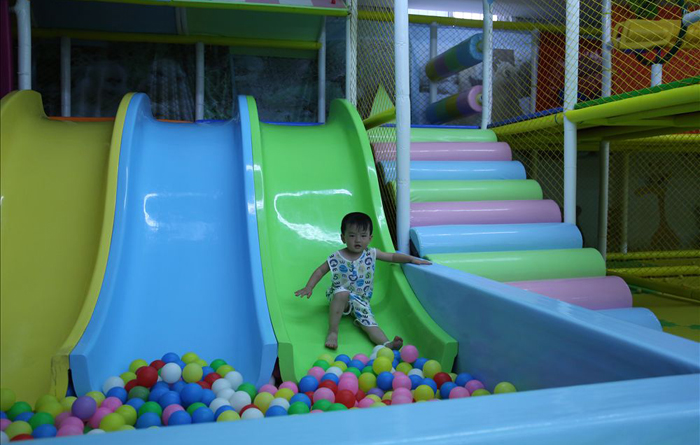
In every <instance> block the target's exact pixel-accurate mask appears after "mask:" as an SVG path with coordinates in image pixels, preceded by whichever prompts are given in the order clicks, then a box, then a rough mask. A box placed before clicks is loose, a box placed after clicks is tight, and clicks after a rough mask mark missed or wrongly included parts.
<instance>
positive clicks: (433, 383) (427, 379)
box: [421, 377, 438, 392]
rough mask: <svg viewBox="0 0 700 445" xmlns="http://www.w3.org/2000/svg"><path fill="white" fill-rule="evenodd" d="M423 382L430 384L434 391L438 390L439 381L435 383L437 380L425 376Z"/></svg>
mask: <svg viewBox="0 0 700 445" xmlns="http://www.w3.org/2000/svg"><path fill="white" fill-rule="evenodd" d="M421 384H422V385H428V386H430V387H431V388H432V390H433V392H437V390H438V387H437V383H435V381H434V380H433V379H430V378H428V377H426V378H424V379H423V382H422V383H421Z"/></svg>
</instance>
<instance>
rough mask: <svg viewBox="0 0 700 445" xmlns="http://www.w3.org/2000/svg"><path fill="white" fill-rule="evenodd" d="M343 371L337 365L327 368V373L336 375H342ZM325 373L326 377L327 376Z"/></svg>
mask: <svg viewBox="0 0 700 445" xmlns="http://www.w3.org/2000/svg"><path fill="white" fill-rule="evenodd" d="M342 373H343V370H342V369H340V368H338V367H337V366H331V367H329V368H328V369H326V374H325V375H328V374H335V376H336V377H340V375H341V374H342ZM325 375H324V377H325Z"/></svg>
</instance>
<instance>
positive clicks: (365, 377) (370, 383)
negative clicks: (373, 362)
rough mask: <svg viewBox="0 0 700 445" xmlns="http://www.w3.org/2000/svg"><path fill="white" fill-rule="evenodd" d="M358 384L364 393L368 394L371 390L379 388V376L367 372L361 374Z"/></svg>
mask: <svg viewBox="0 0 700 445" xmlns="http://www.w3.org/2000/svg"><path fill="white" fill-rule="evenodd" d="M358 383H359V384H360V389H361V390H362V391H363V392H367V391H369V390H370V389H372V388H376V387H377V376H375V375H374V374H372V373H371V372H365V373H364V374H360V378H359V379H358Z"/></svg>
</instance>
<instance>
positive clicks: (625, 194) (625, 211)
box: [620, 151, 630, 253]
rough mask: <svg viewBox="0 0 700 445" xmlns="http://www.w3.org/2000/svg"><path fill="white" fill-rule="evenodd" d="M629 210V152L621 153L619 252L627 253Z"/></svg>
mask: <svg viewBox="0 0 700 445" xmlns="http://www.w3.org/2000/svg"><path fill="white" fill-rule="evenodd" d="M629 212H630V153H629V152H628V151H626V152H624V153H623V158H622V230H621V232H622V233H621V234H620V238H622V243H621V246H620V252H622V253H627V226H628V225H629Z"/></svg>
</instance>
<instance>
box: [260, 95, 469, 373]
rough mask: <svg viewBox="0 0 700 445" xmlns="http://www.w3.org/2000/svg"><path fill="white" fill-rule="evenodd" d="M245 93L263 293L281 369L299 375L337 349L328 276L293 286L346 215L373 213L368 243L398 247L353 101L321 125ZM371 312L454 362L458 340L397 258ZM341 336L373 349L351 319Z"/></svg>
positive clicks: (334, 238)
mask: <svg viewBox="0 0 700 445" xmlns="http://www.w3.org/2000/svg"><path fill="white" fill-rule="evenodd" d="M248 101H249V108H250V114H251V131H252V140H253V158H254V164H255V192H256V200H257V215H258V228H259V234H260V254H261V257H262V264H263V274H264V281H265V292H266V294H267V301H268V306H269V309H270V317H271V318H272V324H273V327H274V330H275V335H276V336H277V342H278V344H279V352H278V354H279V363H280V369H281V372H282V377H283V379H285V380H288V379H293V380H298V379H300V378H301V377H303V376H304V375H305V373H306V371H307V370H308V369H309V368H310V367H311V366H312V365H313V363H314V361H315V360H316V358H317V357H318V356H319V355H320V354H322V353H324V352H332V351H330V350H328V349H326V348H325V346H324V342H325V337H326V332H327V329H328V302H327V300H326V295H325V292H326V289H327V288H328V287H329V285H330V278H329V276H328V275H326V276H325V277H324V278H323V279H322V280H321V282H320V283H319V284H318V286H316V289H315V291H314V293H313V295H312V297H311V298H310V299H308V300H307V299H306V298H303V299H302V298H299V297H295V296H294V291H296V290H298V289H301V288H302V287H304V285H306V281H307V280H308V279H309V276H310V275H311V273H312V272H313V271H314V270H315V269H316V268H317V267H318V266H319V265H321V264H322V263H323V262H324V261H325V259H326V257H327V256H328V255H330V254H331V253H332V252H334V251H335V250H337V249H339V248H341V247H343V244H342V243H341V241H340V221H341V219H342V218H343V216H344V215H345V214H346V213H349V212H354V211H360V212H365V213H367V214H368V215H370V216H371V217H372V219H373V221H374V224H375V228H374V239H373V240H372V243H371V244H370V246H372V247H376V248H378V249H380V250H383V251H388V252H392V251H393V245H392V243H391V237H390V235H389V229H388V226H387V223H386V217H385V215H384V211H383V209H382V203H381V199H380V196H379V186H378V182H377V173H376V169H375V166H374V161H373V159H372V155H371V149H370V144H369V139H368V138H367V134H366V132H365V129H364V127H363V126H362V121H361V119H360V116H359V115H358V114H357V112H356V111H355V110H354V108H353V107H352V105H350V104H349V103H348V102H346V101H343V100H336V101H333V102H332V103H331V107H330V116H329V118H328V122H327V123H326V124H325V125H317V126H285V125H270V124H262V123H259V121H258V117H257V111H256V110H257V108H256V106H255V101H254V100H253V99H252V98H248ZM372 310H373V312H374V314H375V317H376V319H377V322H378V323H379V325H380V326H381V327H382V329H384V331H385V332H386V334H387V336H389V337H392V338H393V336H394V335H400V336H401V337H403V338H404V341H405V342H406V343H410V344H414V345H416V346H417V347H418V350H419V351H420V353H421V356H424V357H430V358H434V359H436V360H438V361H440V362H441V364H442V366H443V368H447V369H451V368H452V363H453V361H454V358H455V355H456V354H457V342H456V341H455V340H454V339H453V338H452V337H450V336H449V335H447V334H446V333H445V331H443V330H442V328H440V326H438V325H437V324H436V323H435V322H434V321H433V320H432V319H431V318H430V317H429V316H428V314H427V313H426V312H425V310H424V309H423V307H422V306H421V305H420V303H419V302H418V300H417V299H416V297H415V295H414V294H413V291H412V290H411V287H410V286H409V285H408V282H407V281H406V278H405V277H404V274H403V272H402V270H401V266H400V265H398V264H389V263H382V262H379V264H378V265H377V271H376V278H375V293H374V297H373V299H372ZM338 340H339V347H338V351H337V353H339V354H340V353H346V354H348V355H350V356H352V355H354V354H356V353H359V352H363V353H367V354H368V353H369V352H370V351H371V349H372V347H373V345H372V344H371V343H370V341H369V340H368V339H367V337H366V336H365V334H364V333H363V332H362V331H361V330H360V328H359V327H357V326H353V323H352V320H351V318H350V317H343V320H342V321H341V324H340V335H339V338H338ZM332 353H333V352H332ZM333 354H335V353H333Z"/></svg>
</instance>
